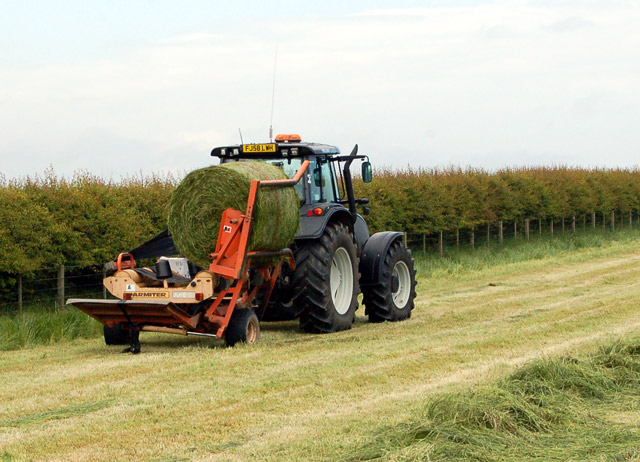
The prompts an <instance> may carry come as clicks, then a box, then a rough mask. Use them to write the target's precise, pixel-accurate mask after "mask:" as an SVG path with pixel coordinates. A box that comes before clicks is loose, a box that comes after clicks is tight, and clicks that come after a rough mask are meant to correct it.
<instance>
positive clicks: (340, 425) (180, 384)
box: [0, 233, 640, 462]
mask: <svg viewBox="0 0 640 462" xmlns="http://www.w3.org/2000/svg"><path fill="white" fill-rule="evenodd" d="M622 234H624V233H622ZM622 234H621V235H622ZM637 234H638V235H636V236H633V235H632V234H629V238H628V239H627V238H624V239H623V238H622V237H616V236H618V235H615V234H612V235H611V236H610V238H608V237H607V236H606V235H605V236H604V237H603V240H602V241H601V245H599V246H598V245H595V246H592V247H589V246H586V247H581V248H574V249H573V250H568V251H565V250H558V249H556V250H553V251H549V254H548V255H547V256H545V257H543V258H533V259H531V258H530V259H528V260H521V259H519V258H518V257H514V258H512V259H511V260H509V259H507V257H506V254H503V255H502V257H501V258H500V259H497V260H494V261H492V260H490V259H491V258H493V257H491V256H490V255H487V256H483V255H482V253H481V251H480V250H479V251H478V258H479V259H480V260H477V261H476V263H477V266H476V268H480V269H474V268H473V267H464V268H462V269H460V270H457V271H453V272H451V273H447V272H445V271H441V272H439V273H437V274H435V275H434V274H430V275H429V277H428V278H425V279H422V280H421V281H420V285H419V286H418V297H417V299H416V308H415V310H414V311H413V314H412V316H411V319H409V320H407V321H405V322H400V323H379V324H373V323H368V322H367V318H366V316H365V315H364V313H363V309H362V308H360V309H359V311H358V312H357V319H356V322H355V324H354V325H353V328H352V329H351V330H348V331H343V332H337V333H335V334H331V335H308V334H304V333H301V332H300V331H299V328H298V324H297V322H281V323H273V324H271V323H265V324H263V326H262V327H263V331H262V337H261V339H260V342H259V343H258V344H257V345H253V346H248V345H239V346H238V347H235V348H226V347H225V345H224V342H223V341H221V340H211V339H193V338H190V337H181V336H170V335H161V334H154V333H143V334H142V335H141V342H142V353H141V354H139V355H130V354H121V351H122V347H119V346H113V347H107V346H105V344H104V341H103V340H102V338H100V337H99V334H96V336H94V337H91V338H84V339H82V338H78V339H75V340H73V341H63V342H59V343H57V344H50V345H40V346H38V345H36V346H33V347H30V348H22V349H18V350H13V351H5V352H3V353H2V354H0V460H12V461H20V462H22V461H36V460H37V461H60V460H64V461H69V462H85V461H94V460H112V461H118V462H119V461H123V462H124V461H130V460H140V461H144V462H152V461H155V462H157V461H179V460H182V461H188V460H191V461H193V462H201V461H210V460H211V461H213V460H219V461H229V462H239V461H246V460H261V461H266V462H269V461H273V462H276V461H277V462H281V461H299V460H305V461H316V462H320V461H329V460H330V461H333V460H352V461H354V460H358V459H366V458H373V459H375V458H377V459H378V460H394V459H395V460H427V459H428V458H431V459H432V460H455V459H456V458H457V459H458V460H461V459H462V460H465V459H469V458H471V457H476V460H477V459H480V460H504V459H506V460H509V458H511V456H512V455H514V456H513V457H516V456H517V457H518V458H521V459H523V460H530V459H531V458H533V457H537V459H538V460H554V458H555V459H563V458H565V459H566V458H568V459H569V460H571V458H573V459H574V460H585V459H587V460H607V459H612V458H614V457H617V456H620V457H618V458H621V457H627V456H628V458H633V457H635V455H634V449H633V447H634V439H633V438H635V436H636V435H637V431H638V428H639V424H640V416H638V413H637V409H638V406H639V404H638V403H637V402H636V401H635V396H634V394H633V393H635V392H636V391H635V390H633V388H630V387H629V388H626V387H627V385H626V384H625V382H626V383H630V384H634V383H637V382H638V380H637V378H636V377H635V375H633V374H631V373H629V371H631V372H633V371H634V370H636V369H635V368H636V367H637V364H636V355H635V353H633V354H631V355H628V354H627V353H629V351H627V352H625V351H623V350H624V348H623V347H622V346H621V347H619V348H617V350H616V351H618V353H616V354H618V355H619V356H618V357H619V358H622V359H621V360H620V361H617V362H615V361H614V362H611V361H610V360H611V358H615V355H608V356H606V355H602V357H603V358H604V357H608V358H609V359H608V360H607V361H608V362H607V361H600V362H598V361H595V360H593V361H592V359H590V358H591V357H592V356H594V355H588V353H589V352H593V351H594V350H595V349H596V348H597V347H598V346H601V345H608V344H611V342H613V341H614V340H615V339H618V338H621V337H624V336H625V335H633V334H634V333H636V332H638V331H639V330H640V311H639V310H638V306H640V245H639V244H640V233H637ZM567 238H569V237H568V236H567V237H565V239H567ZM531 245H536V243H535V242H532V243H531ZM496 250H498V249H496ZM507 250H508V249H507ZM498 251H500V252H502V250H498ZM471 257H473V255H469V256H468V258H471ZM482 258H484V260H482ZM487 259H488V260H487ZM429 260H433V262H427V261H421V262H420V264H421V265H430V264H434V265H435V264H444V263H445V261H443V260H444V259H443V260H440V258H439V257H437V256H429ZM436 260H437V261H436ZM500 261H502V263H500ZM471 263H472V260H469V261H468V262H467V263H465V265H466V264H469V265H470V264H471ZM425 274H426V272H425ZM76 313H77V314H78V315H79V316H85V315H83V314H82V313H81V312H80V311H76ZM85 318H86V319H89V318H88V317H86V316H85ZM98 329H99V326H98ZM631 345H632V346H633V343H632V344H631ZM598 354H600V353H598ZM595 356H597V355H595ZM595 356H594V357H595ZM554 357H556V358H557V357H561V358H564V360H563V361H560V363H559V366H557V367H556V366H554V368H555V369H554V368H549V367H546V366H545V368H540V371H542V370H544V371H545V372H544V373H542V372H539V371H538V376H536V375H535V369H531V368H530V367H529V366H526V367H525V368H524V369H519V368H522V367H523V366H524V365H525V364H528V363H529V362H530V361H532V360H536V359H539V358H554ZM575 358H578V359H577V360H576V359H575ZM629 358H631V359H629ZM553 361H554V360H545V361H543V363H534V364H544V363H547V362H553ZM529 364H530V363H529ZM554 364H556V363H555V362H554ZM612 365H613V366H612ZM629 365H631V367H627V366H629ZM560 366H563V367H565V366H566V368H568V372H567V370H565V369H560ZM548 369H549V370H556V369H557V373H556V372H554V373H553V374H551V373H550V372H548V371H547V370H548ZM518 370H520V371H521V370H528V371H530V372H528V373H527V374H523V375H521V376H519V377H518V376H517V374H516V376H514V371H518ZM594 371H596V372H594ZM569 373H571V374H573V375H569ZM558 375H560V376H565V377H566V381H565V383H564V384H559V382H558V380H557V377H556V376H558ZM505 377H507V379H505ZM513 377H515V379H514V378H513ZM501 380H502V381H501ZM503 383H506V384H507V385H505V386H503V385H502V384H503ZM486 384H489V385H486ZM541 399H543V400H544V401H539V400H541ZM536 400H538V401H536ZM540 403H542V405H540ZM434 428H436V429H437V430H438V431H439V432H440V433H437V434H432V433H430V432H431V430H433V429H434ZM589 428H591V430H589ZM625 432H626V433H628V435H627V434H626V433H625ZM434 435H436V436H438V438H439V439H433V438H435V436H434ZM430 438H431V439H430ZM607 438H608V439H607ZM430 446H432V447H433V449H432V450H431V452H429V451H430V450H429V447H430ZM520 446H521V447H520ZM461 448H462V449H461ZM438 451H440V452H438ZM589 451H590V452H589ZM460 454H462V455H460Z"/></svg>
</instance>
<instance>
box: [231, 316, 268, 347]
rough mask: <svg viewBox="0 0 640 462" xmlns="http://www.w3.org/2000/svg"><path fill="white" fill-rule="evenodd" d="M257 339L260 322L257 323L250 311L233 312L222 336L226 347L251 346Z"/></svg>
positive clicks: (256, 317) (255, 317) (256, 318)
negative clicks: (241, 344)
mask: <svg viewBox="0 0 640 462" xmlns="http://www.w3.org/2000/svg"><path fill="white" fill-rule="evenodd" d="M259 338H260V321H258V316H256V314H255V313H254V312H253V311H251V310H247V309H236V310H234V312H233V314H232V315H231V319H230V320H229V325H228V326H227V330H226V331H225V334H224V340H225V342H226V344H227V346H230V347H231V346H234V345H235V344H236V343H248V344H250V345H253V344H254V343H256V342H257V341H258V339H259Z"/></svg>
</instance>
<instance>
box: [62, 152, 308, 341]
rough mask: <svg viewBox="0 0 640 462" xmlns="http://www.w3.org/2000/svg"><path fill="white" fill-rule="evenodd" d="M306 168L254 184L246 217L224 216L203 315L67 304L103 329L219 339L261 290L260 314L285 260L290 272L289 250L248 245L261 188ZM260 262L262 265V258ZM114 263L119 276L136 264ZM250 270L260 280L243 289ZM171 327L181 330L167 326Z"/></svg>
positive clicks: (113, 303)
mask: <svg viewBox="0 0 640 462" xmlns="http://www.w3.org/2000/svg"><path fill="white" fill-rule="evenodd" d="M308 167H309V161H308V160H305V161H304V162H303V163H302V165H301V166H300V168H299V169H298V171H297V172H296V175H295V176H294V177H293V178H291V179H284V180H263V181H259V180H253V181H252V182H251V188H250V190H249V198H248V201H247V208H246V210H245V212H244V213H242V212H240V211H238V210H235V209H232V208H228V209H226V210H225V211H224V212H223V214H222V221H221V224H220V229H219V231H218V242H217V244H216V249H215V252H214V253H212V254H211V258H212V262H211V265H210V266H209V272H210V273H212V274H214V275H218V276H220V277H219V278H212V280H219V281H220V282H219V285H218V288H217V290H219V293H218V295H217V296H216V298H215V299H214V300H213V301H212V302H211V304H210V305H209V306H208V307H207V308H206V309H205V310H204V311H201V312H199V313H197V314H195V315H190V314H189V313H187V312H186V311H185V310H184V309H182V308H181V307H180V306H179V305H176V304H175V303H173V302H171V301H169V300H167V301H160V300H154V301H134V300H74V299H72V300H69V301H68V302H67V304H72V305H75V306H76V307H77V308H79V309H81V310H82V311H84V312H85V313H87V314H88V315H90V316H92V317H94V318H95V319H97V320H98V321H100V322H101V323H102V324H105V325H107V326H114V325H115V324H117V323H128V324H130V325H131V326H133V328H134V329H135V330H143V331H153V332H164V333H173V334H181V335H204V336H215V337H218V338H222V337H223V336H224V334H225V331H226V329H227V326H228V325H229V321H230V320H231V316H232V315H233V312H234V310H235V309H236V308H237V307H240V308H252V307H253V300H254V299H255V297H256V295H257V294H258V293H259V292H260V290H262V291H263V292H262V293H263V295H264V297H263V300H262V303H263V306H261V307H258V308H259V309H260V310H262V312H264V310H265V309H266V307H267V304H268V303H269V299H270V297H271V294H272V292H273V289H274V287H275V284H276V281H277V279H278V276H279V274H280V271H281V269H282V264H283V262H284V260H285V259H287V260H288V261H289V266H290V267H291V268H292V269H295V260H294V259H293V252H292V251H291V249H288V248H287V249H282V250H279V251H266V252H264V251H253V252H249V251H248V245H249V239H250V237H251V226H252V221H253V211H254V206H255V202H256V199H257V196H258V191H259V189H260V188H261V187H285V186H293V185H295V184H296V183H298V182H299V181H300V179H301V178H302V175H303V174H304V172H305V171H306V170H307V168H308ZM258 257H269V258H275V259H277V262H276V263H271V264H264V263H256V264H255V265H252V260H254V259H256V258H258ZM260 261H261V262H262V261H264V260H263V259H262V258H261V259H260ZM115 263H116V265H115V266H116V268H117V270H118V271H121V270H123V269H127V268H131V269H132V268H135V264H136V262H135V260H134V258H133V256H132V255H131V254H126V253H125V254H120V255H119V256H118V258H117V261H116V262H115ZM250 268H252V269H253V270H255V271H256V273H257V274H256V279H257V280H258V281H260V283H257V284H256V283H254V285H253V287H250V285H249V284H248V282H249V269H250ZM159 290H160V289H159ZM176 325H179V326H182V327H181V328H176V327H171V326H176Z"/></svg>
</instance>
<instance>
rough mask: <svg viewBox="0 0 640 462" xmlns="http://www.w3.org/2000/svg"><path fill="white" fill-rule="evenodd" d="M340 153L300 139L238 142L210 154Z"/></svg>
mask: <svg viewBox="0 0 640 462" xmlns="http://www.w3.org/2000/svg"><path fill="white" fill-rule="evenodd" d="M335 154H340V149H338V148H337V147H335V146H330V145H328V144H320V143H303V142H302V141H295V142H290V141H283V142H280V141H276V142H274V143H256V144H238V145H235V146H221V147H218V148H213V150H212V151H211V155H212V156H214V157H219V158H221V159H222V158H234V157H235V158H243V159H273V158H274V157H275V158H277V157H284V158H286V157H304V156H311V155H335Z"/></svg>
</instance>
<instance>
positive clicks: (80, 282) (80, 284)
mask: <svg viewBox="0 0 640 462" xmlns="http://www.w3.org/2000/svg"><path fill="white" fill-rule="evenodd" d="M103 278H104V273H103V271H102V269H99V268H97V267H86V266H80V265H60V266H55V267H46V268H40V269H38V270H36V271H35V272H34V273H32V274H31V275H29V276H22V275H10V276H4V277H3V278H2V281H0V282H2V285H0V311H4V312H14V311H20V310H22V309H23V308H24V307H25V306H37V307H40V308H54V307H62V306H64V304H65V301H66V299H67V298H78V297H82V298H107V292H106V289H105V288H104V286H103V285H102V280H103Z"/></svg>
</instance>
